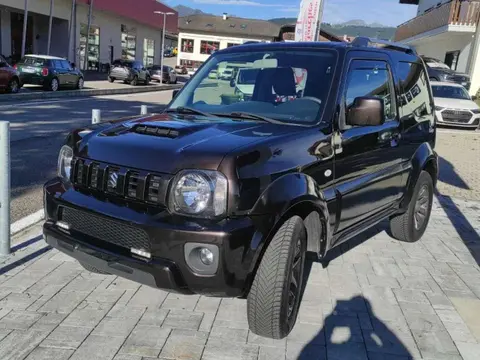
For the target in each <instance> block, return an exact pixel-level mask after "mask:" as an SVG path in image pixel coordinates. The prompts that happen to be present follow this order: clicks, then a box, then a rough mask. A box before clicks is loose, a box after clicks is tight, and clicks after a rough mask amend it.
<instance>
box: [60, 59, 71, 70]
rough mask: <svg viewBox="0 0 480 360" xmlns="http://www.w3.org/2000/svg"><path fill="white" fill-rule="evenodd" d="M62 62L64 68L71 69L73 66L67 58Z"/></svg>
mask: <svg viewBox="0 0 480 360" xmlns="http://www.w3.org/2000/svg"><path fill="white" fill-rule="evenodd" d="M61 62H62V66H63V68H64V69H67V70H70V69H71V68H72V66H71V65H70V63H69V62H68V61H67V60H62V61H61Z"/></svg>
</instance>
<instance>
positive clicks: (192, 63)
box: [180, 59, 203, 68]
mask: <svg viewBox="0 0 480 360" xmlns="http://www.w3.org/2000/svg"><path fill="white" fill-rule="evenodd" d="M202 64H203V62H202V61H194V60H184V59H180V66H185V67H186V68H199V67H200V66H202Z"/></svg>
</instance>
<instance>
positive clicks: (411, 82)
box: [397, 62, 432, 119]
mask: <svg viewBox="0 0 480 360" xmlns="http://www.w3.org/2000/svg"><path fill="white" fill-rule="evenodd" d="M397 74H398V77H399V79H400V88H401V94H400V98H401V100H400V103H401V115H402V118H403V117H411V116H412V115H413V116H414V117H415V118H416V119H418V118H420V117H423V116H426V115H431V114H432V108H431V106H430V89H429V86H428V82H427V74H426V73H425V69H424V68H423V66H422V65H420V64H416V63H410V62H399V63H398V65H397Z"/></svg>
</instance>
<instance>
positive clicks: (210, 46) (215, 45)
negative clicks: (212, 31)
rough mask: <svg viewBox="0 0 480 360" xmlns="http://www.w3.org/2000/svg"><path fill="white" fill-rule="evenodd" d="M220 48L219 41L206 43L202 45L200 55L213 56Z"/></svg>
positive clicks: (203, 41) (203, 42)
mask: <svg viewBox="0 0 480 360" xmlns="http://www.w3.org/2000/svg"><path fill="white" fill-rule="evenodd" d="M219 48H220V43H219V42H217V41H205V40H202V42H201V43H200V54H208V55H210V54H212V53H214V52H215V51H217V50H218V49H219Z"/></svg>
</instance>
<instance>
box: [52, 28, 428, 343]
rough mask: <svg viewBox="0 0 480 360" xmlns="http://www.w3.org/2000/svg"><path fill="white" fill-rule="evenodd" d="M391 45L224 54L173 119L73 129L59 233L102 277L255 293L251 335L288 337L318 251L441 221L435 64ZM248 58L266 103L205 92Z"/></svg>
mask: <svg viewBox="0 0 480 360" xmlns="http://www.w3.org/2000/svg"><path fill="white" fill-rule="evenodd" d="M375 41H376V40H373V39H366V38H358V37H357V38H356V39H355V40H354V41H352V43H329V42H310V43H284V42H281V43H277V42H273V43H269V44H255V45H244V46H241V47H240V46H239V47H231V48H228V49H224V50H220V51H218V52H216V53H215V54H214V55H212V56H211V57H210V59H209V60H207V61H206V62H205V64H204V66H203V67H202V69H201V70H199V71H198V72H197V73H196V74H195V75H194V77H193V78H192V79H191V81H189V82H188V83H187V84H186V85H185V86H184V87H183V88H182V89H181V90H179V91H178V90H177V91H174V93H173V98H172V101H171V102H170V104H169V105H168V106H167V108H166V110H165V111H164V113H162V114H152V115H149V116H145V115H142V116H139V117H138V118H129V119H124V120H119V121H114V122H110V121H109V122H104V123H101V124H98V125H95V126H92V127H90V128H88V127H87V130H88V131H85V130H86V128H85V126H83V127H82V128H80V129H78V130H75V131H73V132H71V133H70V135H69V136H68V137H67V138H66V142H65V144H64V146H63V147H62V148H61V150H60V154H59V159H58V164H59V167H58V175H57V176H56V177H55V178H53V179H51V180H50V181H48V182H47V183H46V184H45V187H44V203H45V217H46V221H45V223H44V227H43V231H44V238H45V240H46V241H47V243H48V244H50V245H51V246H52V247H54V248H56V249H58V250H59V251H61V252H63V253H65V254H67V255H69V256H71V257H73V258H75V259H78V261H79V262H80V263H81V264H82V265H83V266H84V267H85V268H86V269H88V270H90V271H91V272H95V273H101V274H114V275H118V276H121V277H124V278H127V279H130V280H134V281H136V282H139V283H143V284H147V285H149V286H152V287H155V288H161V289H167V290H172V291H176V292H180V293H183V294H205V295H209V296H217V297H240V298H246V299H247V307H246V308H247V313H248V314H247V315H248V316H247V318H248V324H249V327H250V329H251V331H252V332H253V333H255V334H258V335H261V336H264V337H269V338H277V339H278V338H284V337H285V336H287V335H288V334H289V333H290V332H291V330H292V329H293V328H294V325H295V322H296V318H297V314H298V310H299V306H300V300H301V297H302V293H303V288H304V285H305V283H304V267H305V259H306V254H307V252H310V253H311V254H312V255H314V256H316V257H318V258H319V259H320V260H323V261H325V262H324V266H328V262H327V261H326V259H328V258H326V255H327V254H328V253H329V252H330V250H332V249H334V248H335V247H336V246H338V245H340V244H342V243H344V242H345V241H347V240H349V239H351V238H353V237H355V236H356V235H358V234H360V233H362V232H363V231H365V230H367V229H369V228H371V227H373V226H375V225H377V224H378V223H380V222H381V221H383V220H387V221H388V222H389V224H390V232H389V233H391V235H392V236H393V237H394V238H396V239H398V240H401V241H404V242H410V243H413V242H416V241H418V240H419V239H420V238H421V237H422V235H423V234H424V232H425V230H426V228H427V224H428V222H429V217H430V213H431V208H432V202H433V194H434V188H435V184H436V182H437V177H438V160H437V154H436V153H435V151H434V144H435V136H436V127H435V121H434V104H433V97H432V95H431V89H430V83H429V80H428V75H427V71H426V69H425V66H424V63H423V62H422V60H421V59H420V58H419V57H418V56H416V55H415V54H414V52H412V51H411V50H410V49H409V48H406V47H403V46H402V45H397V44H394V43H387V44H388V46H387V47H386V48H378V47H374V46H371V45H370V44H372V43H374V42H375ZM382 44H385V42H382ZM372 45H376V44H372ZM250 47H251V48H250ZM233 61H235V62H237V63H245V64H247V63H250V64H253V67H254V68H257V69H259V73H258V76H257V77H256V82H255V86H254V91H253V96H252V99H251V101H237V102H231V101H230V100H232V98H231V96H232V91H231V88H230V87H228V86H223V87H218V88H216V89H215V91H212V89H211V88H210V87H208V86H204V82H203V80H205V79H207V78H208V74H209V73H210V72H211V71H212V70H214V69H215V68H217V66H218V65H222V66H223V65H224V64H225V63H229V62H230V63H231V62H233ZM293 69H303V70H304V76H305V78H306V80H305V83H306V86H305V91H304V92H303V93H302V94H300V96H299V95H298V94H297V91H296V83H297V82H296V81H295V73H294V70H293ZM396 83H400V84H402V86H396ZM318 84H321V86H318ZM407 94H409V95H408V96H407ZM403 96H405V97H408V99H410V98H411V99H412V100H411V101H410V100H408V101H406V102H403V101H397V99H401V98H402V97H403ZM223 98H225V99H227V98H228V99H229V102H228V103H224V102H223V101H222V100H223ZM413 99H414V100H413ZM364 237H365V236H364ZM335 269H337V270H338V268H335ZM331 271H334V270H333V269H331ZM340 275H341V274H340ZM339 281H341V280H339ZM150 296H154V294H151V295H150ZM159 296H160V295H159Z"/></svg>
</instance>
